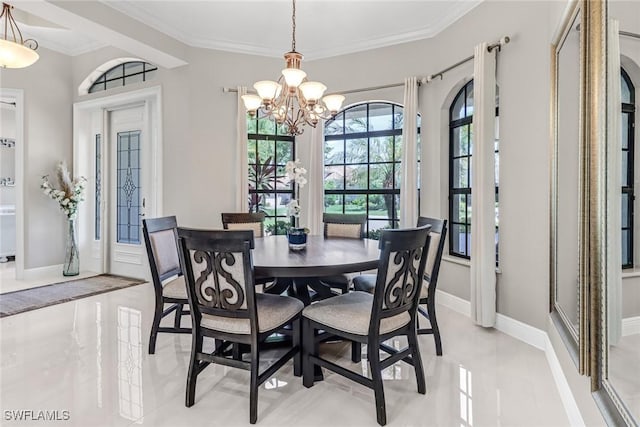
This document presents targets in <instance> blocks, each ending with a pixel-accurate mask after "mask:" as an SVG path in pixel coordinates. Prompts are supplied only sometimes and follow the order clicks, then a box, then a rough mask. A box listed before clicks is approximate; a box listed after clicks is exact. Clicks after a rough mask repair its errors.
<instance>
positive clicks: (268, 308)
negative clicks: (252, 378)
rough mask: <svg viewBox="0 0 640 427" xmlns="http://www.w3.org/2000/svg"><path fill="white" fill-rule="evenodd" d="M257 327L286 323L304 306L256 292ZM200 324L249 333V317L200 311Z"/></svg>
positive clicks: (276, 325)
mask: <svg viewBox="0 0 640 427" xmlns="http://www.w3.org/2000/svg"><path fill="white" fill-rule="evenodd" d="M256 308H257V312H258V313H257V314H258V329H259V331H260V332H267V331H270V330H273V329H276V328H279V327H280V326H283V325H285V324H287V323H288V322H289V321H290V320H291V319H293V318H294V317H295V316H296V315H297V314H298V313H300V312H301V311H302V309H303V308H304V304H302V301H300V300H298V299H295V298H291V297H286V296H282V295H270V294H256ZM200 325H201V326H202V327H204V328H207V329H213V330H215V331H220V332H226V333H230V334H243V335H248V334H250V333H251V327H250V324H249V319H234V318H230V317H223V316H213V315H211V314H206V313H202V320H201V322H200Z"/></svg>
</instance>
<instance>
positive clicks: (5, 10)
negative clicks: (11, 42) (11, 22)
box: [0, 3, 11, 40]
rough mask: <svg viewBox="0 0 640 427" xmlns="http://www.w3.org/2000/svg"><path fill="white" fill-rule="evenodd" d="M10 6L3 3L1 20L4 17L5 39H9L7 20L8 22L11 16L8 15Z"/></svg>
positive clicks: (0, 14)
mask: <svg viewBox="0 0 640 427" xmlns="http://www.w3.org/2000/svg"><path fill="white" fill-rule="evenodd" d="M9 7H11V6H9V5H8V4H6V3H2V13H0V18H2V17H3V16H4V39H5V40H6V39H7V20H8V16H9V14H8V13H7V10H8V9H9Z"/></svg>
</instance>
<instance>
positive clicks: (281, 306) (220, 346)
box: [178, 228, 304, 424]
mask: <svg viewBox="0 0 640 427" xmlns="http://www.w3.org/2000/svg"><path fill="white" fill-rule="evenodd" d="M178 237H179V242H180V262H181V265H182V266H183V269H184V271H185V276H186V282H187V296H188V299H189V306H190V310H191V320H192V324H193V334H192V346H191V357H190V363H189V371H188V374H187V389H186V398H185V404H186V406H187V407H191V406H193V404H194V403H195V392H196V381H197V377H198V375H199V374H200V373H201V372H202V371H203V370H204V369H205V368H206V367H207V366H208V365H209V364H211V363H217V364H220V365H225V366H231V367H235V368H240V369H245V370H248V371H250V381H249V408H250V409H249V422H250V423H251V424H255V422H256V420H257V414H258V387H259V386H260V384H262V383H263V382H264V381H265V380H267V379H269V378H270V377H271V376H272V375H273V374H274V373H275V372H276V371H277V370H278V369H280V368H281V367H282V366H283V365H284V364H285V363H286V362H287V361H289V360H290V359H291V358H293V364H294V375H296V376H300V375H301V374H302V372H301V369H302V368H301V362H302V356H301V351H300V350H301V349H300V340H301V336H300V332H301V330H300V313H301V311H302V309H303V307H304V305H303V304H302V302H300V301H299V300H297V299H295V298H291V297H287V296H282V295H270V294H259V293H256V292H255V285H254V272H253V262H252V255H251V250H252V249H253V247H254V239H253V231H252V230H234V231H221V230H217V231H206V230H192V229H185V228H180V229H178ZM285 326H290V328H291V329H290V331H289V333H290V334H291V335H292V336H293V340H292V341H293V345H292V347H291V349H289V350H288V351H286V352H285V354H284V355H282V356H281V357H280V358H278V359H277V360H275V361H274V362H273V363H271V364H270V366H269V367H268V368H266V369H265V370H263V371H262V372H260V349H259V346H260V343H262V342H264V341H265V340H266V339H267V338H268V337H269V336H270V335H272V334H273V333H275V332H277V331H279V330H282V329H283V328H284V327H285ZM205 337H210V338H213V339H214V340H215V341H214V342H215V344H214V350H213V352H212V353H208V352H205V351H203V341H204V338H205ZM230 344H233V345H236V344H243V345H247V346H248V347H249V352H248V353H249V358H248V359H249V360H244V359H243V358H242V357H240V358H237V357H236V355H233V356H229V355H228V352H227V351H226V349H227V347H228V345H230Z"/></svg>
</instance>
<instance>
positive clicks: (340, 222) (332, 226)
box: [322, 213, 367, 239]
mask: <svg viewBox="0 0 640 427" xmlns="http://www.w3.org/2000/svg"><path fill="white" fill-rule="evenodd" d="M322 222H323V223H324V237H346V238H352V239H363V238H364V224H365V223H366V222H367V216H366V215H361V214H332V213H325V214H323V215H322Z"/></svg>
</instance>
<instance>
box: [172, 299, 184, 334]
mask: <svg viewBox="0 0 640 427" xmlns="http://www.w3.org/2000/svg"><path fill="white" fill-rule="evenodd" d="M177 306H178V307H177V308H176V313H175V314H176V317H175V318H174V319H173V327H174V328H176V329H178V328H180V322H181V321H182V308H183V305H182V304H177Z"/></svg>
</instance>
